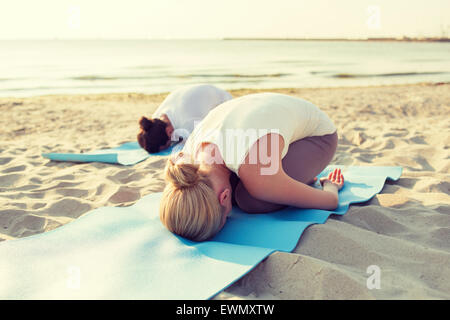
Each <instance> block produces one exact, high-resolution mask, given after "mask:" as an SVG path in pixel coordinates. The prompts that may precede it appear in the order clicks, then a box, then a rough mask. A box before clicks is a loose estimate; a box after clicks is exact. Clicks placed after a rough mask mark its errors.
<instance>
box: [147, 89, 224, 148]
mask: <svg viewBox="0 0 450 320" xmlns="http://www.w3.org/2000/svg"><path fill="white" fill-rule="evenodd" d="M230 99H232V96H231V94H230V93H228V92H227V91H224V90H222V89H220V88H217V87H215V86H213V85H209V84H200V85H190V86H186V87H182V88H179V89H177V90H175V91H173V92H172V93H170V94H169V95H168V96H167V97H166V99H164V101H163V102H162V104H161V105H160V106H159V107H158V109H156V111H155V112H154V114H153V118H159V117H161V115H163V114H166V115H167V117H168V118H169V120H170V122H171V123H172V126H173V128H174V134H175V137H174V138H175V139H176V140H178V138H179V137H183V138H184V139H187V137H188V136H189V134H190V133H191V132H192V130H193V129H194V125H195V123H196V122H199V121H201V120H202V119H203V118H204V117H205V116H206V115H207V114H208V112H209V111H211V109H214V108H215V107H216V106H218V105H219V104H221V103H222V102H225V101H227V100H230Z"/></svg>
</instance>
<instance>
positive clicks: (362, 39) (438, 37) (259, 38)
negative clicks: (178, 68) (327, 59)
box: [0, 36, 450, 42]
mask: <svg viewBox="0 0 450 320" xmlns="http://www.w3.org/2000/svg"><path fill="white" fill-rule="evenodd" d="M67 40H68V41H72V40H75V41H76V40H89V41H93V40H105V41H134V40H141V41H142V40H148V41H152V40H161V41H171V40H222V41H243V40H249V41H258V40H259V41H280V40H281V41H441V42H450V38H449V37H442V36H436V37H407V36H399V37H393V36H389V37H348V38H346V37H336V38H328V37H319V38H316V37H314V38H313V37H311V38H306V37H305V38H290V37H267V38H266V37H211V38H176V37H174V38H171V37H161V38H148V37H147V38H145V37H136V38H102V37H87V38H59V37H51V38H48V37H47V38H0V41H67Z"/></svg>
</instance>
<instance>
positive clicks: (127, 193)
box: [108, 187, 141, 204]
mask: <svg viewBox="0 0 450 320" xmlns="http://www.w3.org/2000/svg"><path fill="white" fill-rule="evenodd" d="M140 197H141V194H140V192H139V190H136V189H132V188H128V187H120V188H119V190H117V192H116V193H114V194H113V195H112V196H111V197H110V198H109V200H108V201H109V202H112V203H115V204H117V203H124V202H131V201H136V200H138V199H139V198H140Z"/></svg>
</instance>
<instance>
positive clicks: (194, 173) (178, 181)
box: [165, 152, 200, 189]
mask: <svg viewBox="0 0 450 320" xmlns="http://www.w3.org/2000/svg"><path fill="white" fill-rule="evenodd" d="M181 157H183V153H182V152H180V153H179V154H178V155H177V157H176V158H175V160H174V159H169V160H168V161H167V165H166V170H165V173H166V179H167V180H168V181H169V182H170V183H172V184H173V186H174V187H175V188H177V189H180V188H189V187H193V186H195V185H196V184H197V183H198V181H199V180H200V175H199V172H198V170H199V165H196V164H191V163H185V162H182V163H180V161H178V160H179V159H180V158H181Z"/></svg>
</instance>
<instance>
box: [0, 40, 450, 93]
mask: <svg viewBox="0 0 450 320" xmlns="http://www.w3.org/2000/svg"><path fill="white" fill-rule="evenodd" d="M448 81H450V43H431V42H430V43H425V42H366V41H361V42H355V41H292V40H291V41H289V40H276V41H274V40H46V41H37V40H36V41H32V40H27V41H25V40H15V41H6V40H3V41H0V96H3V97H9V96H16V97H18V96H33V95H47V94H80V93H82V94H84V93H110V92H142V93H159V92H170V91H172V90H173V89H175V88H177V87H179V86H182V85H186V84H192V83H211V84H215V85H217V86H220V87H222V88H224V89H237V88H286V87H335V86H366V85H380V84H403V83H417V82H448Z"/></svg>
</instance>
